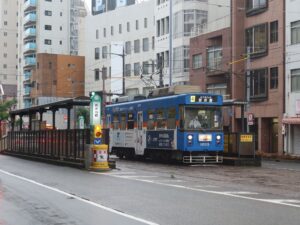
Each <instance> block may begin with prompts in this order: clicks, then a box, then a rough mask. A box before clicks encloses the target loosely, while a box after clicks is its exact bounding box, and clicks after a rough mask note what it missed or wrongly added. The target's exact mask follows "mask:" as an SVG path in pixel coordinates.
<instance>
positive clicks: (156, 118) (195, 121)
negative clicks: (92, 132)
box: [105, 92, 224, 163]
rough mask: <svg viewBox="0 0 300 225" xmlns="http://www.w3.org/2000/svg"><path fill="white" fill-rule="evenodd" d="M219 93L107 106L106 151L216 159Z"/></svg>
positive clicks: (220, 144) (219, 144)
mask: <svg viewBox="0 0 300 225" xmlns="http://www.w3.org/2000/svg"><path fill="white" fill-rule="evenodd" d="M222 102H223V99H222V96H221V95H214V94H208V93H198V92H197V93H188V94H175V95H171V96H160V97H153V98H145V99H142V100H136V101H128V102H117V103H115V104H111V105H108V106H106V108H105V115H106V122H105V123H106V127H108V128H110V129H109V137H110V141H109V150H110V152H111V153H114V154H116V155H117V156H118V157H120V158H123V157H126V158H134V157H138V156H140V157H142V156H143V157H150V158H154V159H169V160H176V161H182V162H183V163H221V162H222V160H223V157H222V152H223V149H224V134H223V130H222V128H223V125H222V111H221V106H222Z"/></svg>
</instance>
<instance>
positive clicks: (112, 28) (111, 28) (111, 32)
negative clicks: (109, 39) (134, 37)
mask: <svg viewBox="0 0 300 225" xmlns="http://www.w3.org/2000/svg"><path fill="white" fill-rule="evenodd" d="M110 35H111V36H113V35H114V27H113V26H111V27H110Z"/></svg>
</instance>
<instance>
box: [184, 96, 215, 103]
mask: <svg viewBox="0 0 300 225" xmlns="http://www.w3.org/2000/svg"><path fill="white" fill-rule="evenodd" d="M190 101H191V102H210V103H212V102H218V96H209V95H192V96H191V99H190Z"/></svg>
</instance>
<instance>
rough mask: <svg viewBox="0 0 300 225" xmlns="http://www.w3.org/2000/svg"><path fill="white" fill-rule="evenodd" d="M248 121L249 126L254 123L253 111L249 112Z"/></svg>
mask: <svg viewBox="0 0 300 225" xmlns="http://www.w3.org/2000/svg"><path fill="white" fill-rule="evenodd" d="M247 123H248V126H252V125H254V114H253V113H248V115H247Z"/></svg>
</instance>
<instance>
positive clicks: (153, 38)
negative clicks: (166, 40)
mask: <svg viewBox="0 0 300 225" xmlns="http://www.w3.org/2000/svg"><path fill="white" fill-rule="evenodd" d="M151 42H152V43H151V45H152V50H154V48H155V37H154V36H153V37H152V41H151Z"/></svg>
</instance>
